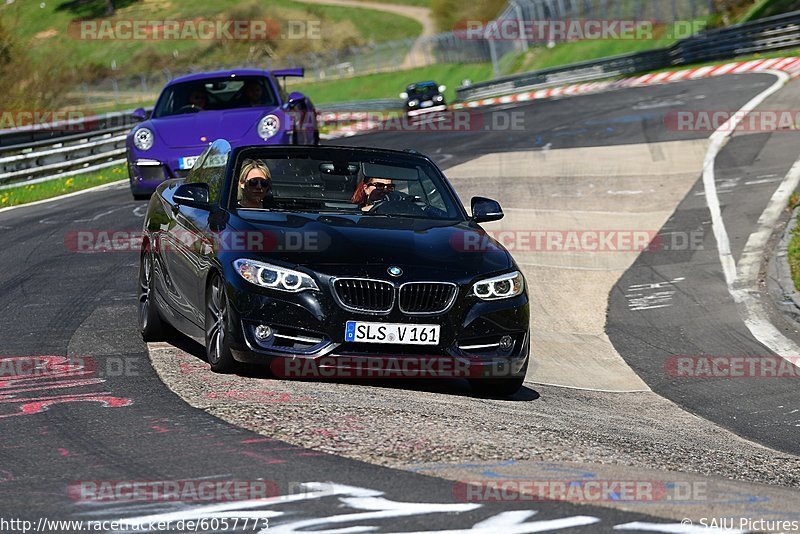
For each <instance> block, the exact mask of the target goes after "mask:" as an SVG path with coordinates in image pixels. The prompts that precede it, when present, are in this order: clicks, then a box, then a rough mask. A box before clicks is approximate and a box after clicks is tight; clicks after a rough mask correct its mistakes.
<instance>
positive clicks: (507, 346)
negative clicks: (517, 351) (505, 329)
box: [499, 336, 514, 350]
mask: <svg viewBox="0 0 800 534" xmlns="http://www.w3.org/2000/svg"><path fill="white" fill-rule="evenodd" d="M499 346H500V350H511V347H513V346H514V338H512V337H511V336H503V337H501V338H500V343H499Z"/></svg>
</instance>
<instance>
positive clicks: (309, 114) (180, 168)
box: [126, 69, 319, 200]
mask: <svg viewBox="0 0 800 534" xmlns="http://www.w3.org/2000/svg"><path fill="white" fill-rule="evenodd" d="M287 76H303V69H288V70H274V71H271V72H270V71H264V70H256V69H237V70H230V71H218V72H207V73H201V74H192V75H189V76H183V77H181V78H177V79H175V80H172V81H171V82H169V83H168V84H167V86H166V87H164V90H163V91H162V92H161V96H159V97H158V100H157V101H156V105H155V108H154V109H153V112H152V115H151V116H150V117H149V118H148V116H147V113H146V112H145V110H144V109H137V110H136V111H134V113H133V115H134V117H136V118H137V119H140V120H141V121H142V122H141V123H140V124H138V125H137V126H136V127H135V128H133V130H131V133H130V134H128V138H127V140H126V148H127V159H128V176H129V177H130V184H131V192H132V193H133V197H134V198H135V199H137V200H144V199H147V198H149V197H150V195H151V194H152V193H153V191H155V189H156V187H157V186H158V185H159V184H160V183H161V182H163V181H164V180H169V179H171V178H182V177H184V176H186V174H187V173H188V172H189V170H190V169H191V168H192V165H193V164H194V161H195V160H196V159H197V156H199V155H200V154H201V153H202V152H203V151H204V150H205V149H206V147H208V145H209V143H211V142H212V141H213V140H215V139H220V138H224V139H227V140H229V142H230V143H231V145H232V146H234V147H235V146H237V145H259V144H261V145H315V144H319V130H318V129H317V120H316V115H317V113H316V109H315V108H314V104H312V102H311V100H310V99H309V98H308V97H306V96H305V95H303V94H301V93H291V94H288V95H287V94H286V91H285V90H284V88H283V87H282V86H281V84H280V83H278V81H277V78H286V77H287Z"/></svg>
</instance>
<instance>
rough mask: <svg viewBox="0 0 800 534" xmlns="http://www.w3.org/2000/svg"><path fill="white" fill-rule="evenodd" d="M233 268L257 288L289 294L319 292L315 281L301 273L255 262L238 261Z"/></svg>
mask: <svg viewBox="0 0 800 534" xmlns="http://www.w3.org/2000/svg"><path fill="white" fill-rule="evenodd" d="M233 266H234V267H235V268H236V272H237V273H239V276H241V277H242V278H244V279H245V280H247V281H248V282H250V283H251V284H255V285H257V286H261V287H268V288H270V289H276V290H278V291H287V292H289V293H299V292H300V291H304V290H306V289H311V290H315V291H319V288H318V287H317V283H316V282H314V279H313V278H311V277H310V276H308V275H307V274H305V273H301V272H299V271H293V270H291V269H286V268H284V267H278V266H276V265H270V264H269V263H262V262H260V261H255V260H236V261H234V262H233Z"/></svg>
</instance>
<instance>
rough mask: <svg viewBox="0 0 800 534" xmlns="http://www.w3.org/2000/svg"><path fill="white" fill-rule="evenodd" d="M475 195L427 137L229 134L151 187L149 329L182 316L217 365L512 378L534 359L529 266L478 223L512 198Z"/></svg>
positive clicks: (497, 214)
mask: <svg viewBox="0 0 800 534" xmlns="http://www.w3.org/2000/svg"><path fill="white" fill-rule="evenodd" d="M471 204H472V206H471V215H470V214H468V213H467V212H466V210H465V209H464V207H463V205H462V204H461V202H460V201H459V199H458V196H457V195H456V193H455V191H454V190H453V187H452V186H451V184H450V183H449V182H448V181H447V179H446V178H445V176H444V174H443V173H442V172H441V170H439V169H438V167H437V166H436V165H435V164H434V163H433V162H432V161H431V160H430V159H429V158H427V157H425V156H423V155H420V154H418V153H415V152H397V151H391V150H379V149H367V148H343V147H296V146H271V147H265V146H249V147H238V148H236V149H231V146H230V145H229V144H228V142H227V141H225V140H218V141H215V142H214V143H212V144H211V145H210V146H209V147H208V149H207V150H206V151H205V152H204V153H203V154H202V155H201V156H199V158H198V160H197V162H196V163H195V165H194V166H193V168H192V170H191V171H190V172H189V174H188V176H187V177H186V178H183V179H176V180H169V181H167V182H164V183H163V184H161V185H160V186H159V187H158V189H157V191H156V194H155V195H153V197H152V198H151V200H150V204H149V206H148V211H147V215H146V217H145V223H144V236H145V237H144V242H143V247H142V254H141V268H140V275H139V282H140V292H139V326H140V329H141V333H142V336H143V338H144V339H145V340H147V341H154V340H158V339H161V338H163V337H164V336H165V335H167V333H168V330H169V329H170V328H171V327H172V328H175V329H177V330H178V331H180V332H181V333H183V334H185V335H187V336H189V337H191V338H194V339H195V340H197V341H198V342H200V343H202V344H204V345H205V347H206V355H207V358H208V362H209V363H210V364H211V368H212V369H213V370H214V371H217V372H230V371H232V370H233V369H234V368H235V367H236V366H237V365H238V363H239V362H247V363H256V364H263V365H268V366H270V368H271V369H272V370H273V372H274V373H275V374H276V375H279V376H296V375H297V374H298V373H299V371H301V370H302V371H308V370H309V369H312V368H313V369H315V370H316V371H317V374H316V375H313V376H334V377H336V376H342V377H349V376H355V375H353V374H348V373H349V372H351V371H352V370H353V369H362V370H363V369H367V370H370V371H377V372H379V373H380V372H383V371H386V372H387V373H389V371H391V372H394V373H395V374H396V375H397V376H408V375H409V374H412V375H414V376H434V377H445V376H461V377H463V378H467V379H468V380H469V381H470V384H471V385H472V387H473V388H475V389H477V390H478V391H479V392H481V393H483V394H489V395H509V394H513V393H515V392H516V391H517V390H519V388H520V387H521V386H522V383H523V380H524V378H525V373H526V370H527V367H528V357H529V348H530V342H529V303H528V296H527V292H526V287H525V280H524V278H523V276H522V274H521V273H520V271H519V268H518V267H517V265H516V264H515V262H514V260H513V258H512V257H511V255H510V254H509V253H508V251H507V250H505V249H504V248H503V247H502V246H501V245H500V244H499V243H497V242H496V241H495V240H493V239H492V238H491V237H489V235H488V234H487V233H486V232H485V231H484V230H483V229H482V228H481V226H480V225H479V223H482V222H489V221H495V220H498V219H500V218H502V217H503V212H502V210H501V208H500V206H499V204H498V203H497V202H495V201H493V200H490V199H486V198H480V197H476V198H473V199H472V203H471ZM320 370H326V371H327V372H328V374H326V373H325V372H320ZM289 371H297V373H295V375H293V373H292V372H289ZM410 371H413V373H411V372H410ZM370 376H378V375H376V374H370ZM380 376H388V374H386V375H380Z"/></svg>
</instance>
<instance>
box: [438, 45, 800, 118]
mask: <svg viewBox="0 0 800 534" xmlns="http://www.w3.org/2000/svg"><path fill="white" fill-rule="evenodd" d="M770 70H779V71H783V72H787V73H789V74H791V75H792V77H793V78H794V77H797V76H800V57H787V58H773V59H756V60H753V61H745V62H734V63H726V64H724V65H710V66H706V67H699V68H696V69H685V70H677V71H670V72H659V73H656V74H645V75H643V76H636V77H633V78H623V79H621V80H616V81H608V82H594V83H579V84H573V85H566V86H563V87H550V88H548V89H540V90H538V91H528V92H524V93H518V94H514V95H507V96H500V97H494V98H485V99H483V100H475V101H472V102H465V103H459V104H454V105H453V106H451V108H452V109H465V108H479V107H483V106H494V105H498V104H510V103H512V102H525V101H529V100H540V99H543V98H554V97H559V96H571V95H579V94H586V93H595V92H599V91H606V90H609V89H619V88H626V87H644V86H648V85H660V84H664V83H670V82H678V81H685V80H696V79H698V78H712V77H714V76H724V75H726V74H742V73H745V72H748V73H751V72H766V71H770Z"/></svg>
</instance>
